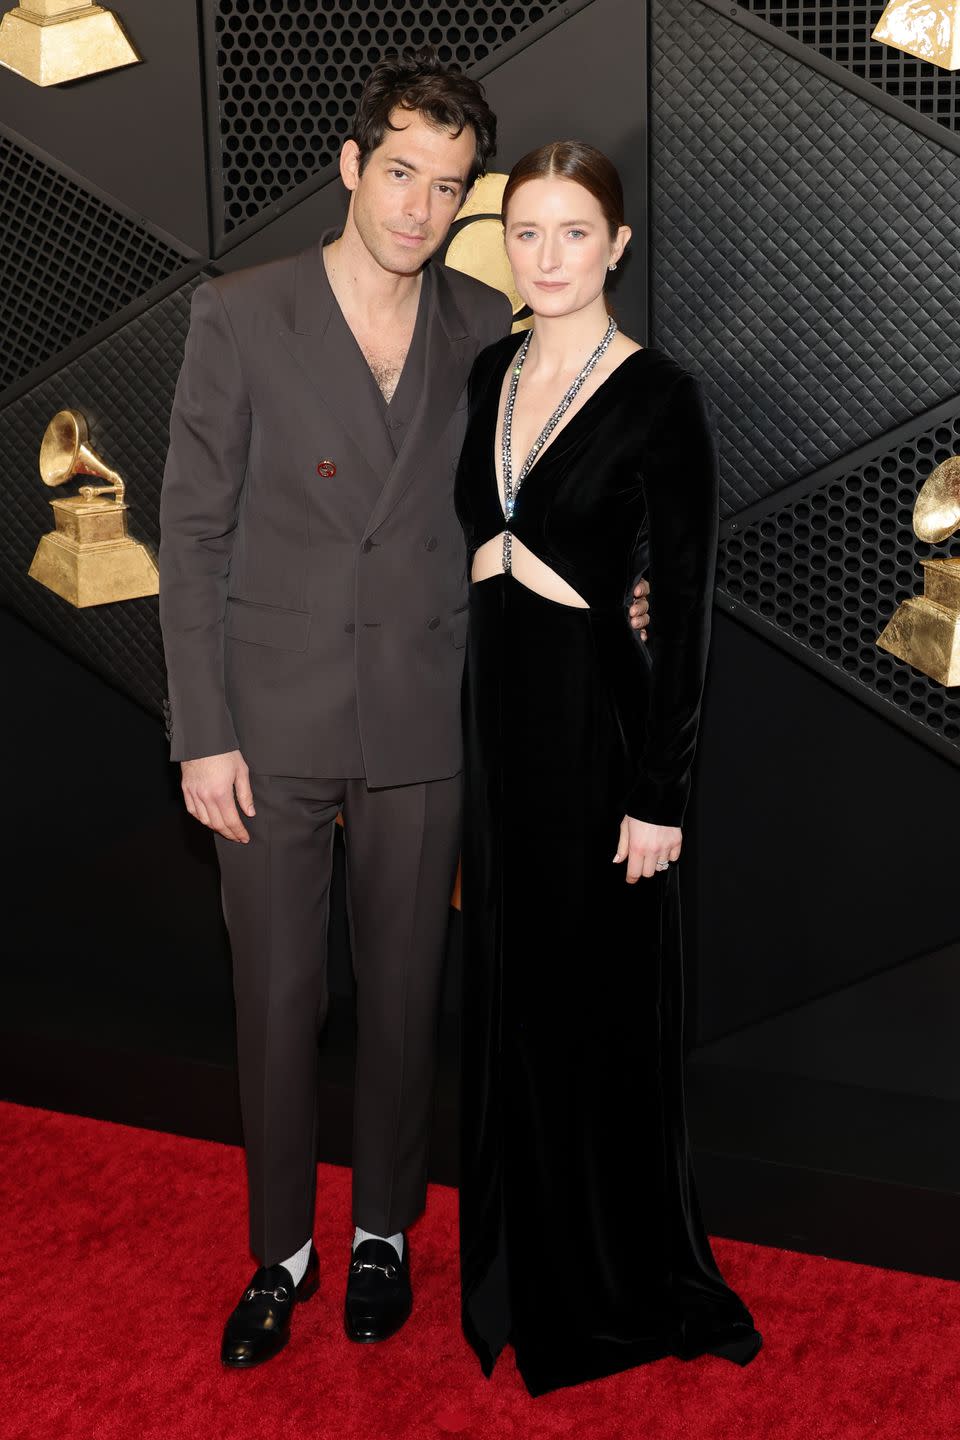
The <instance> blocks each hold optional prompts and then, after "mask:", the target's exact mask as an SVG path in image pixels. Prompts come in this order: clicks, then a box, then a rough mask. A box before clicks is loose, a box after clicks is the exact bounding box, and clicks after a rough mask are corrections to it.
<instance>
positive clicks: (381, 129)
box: [352, 45, 497, 189]
mask: <svg viewBox="0 0 960 1440" xmlns="http://www.w3.org/2000/svg"><path fill="white" fill-rule="evenodd" d="M398 106H399V107H400V108H401V109H403V110H414V111H416V112H417V113H418V114H420V115H422V116H423V118H424V119H425V120H427V121H429V123H430V124H431V125H436V127H437V128H438V129H439V130H448V131H450V132H451V133H452V134H453V136H454V137H456V136H457V135H460V134H462V133H463V130H464V129H465V128H466V126H467V125H472V126H473V133H474V135H475V136H476V142H477V144H476V153H475V155H474V160H473V164H472V165H471V166H470V174H469V176H468V177H467V188H468V189H469V187H470V186H471V185H472V184H473V182H474V180H475V179H476V178H477V176H478V175H483V174H485V172H486V169H487V165H488V164H489V162H490V160H491V159H492V157H493V155H494V154H495V152H496V148H497V117H496V116H495V115H494V113H493V111H492V110H491V109H490V106H489V105H488V104H487V102H486V100H485V98H484V93H483V86H482V85H480V84H479V83H478V82H477V81H476V80H471V79H470V78H469V77H468V76H466V75H464V73H463V71H462V70H460V69H459V68H458V67H457V66H455V65H447V64H445V63H444V61H442V60H441V59H440V56H439V55H438V54H437V52H436V50H435V49H434V48H433V46H432V45H424V46H423V47H422V48H421V49H419V50H403V51H401V52H400V54H398V55H388V56H386V57H385V58H384V59H383V60H381V61H380V62H379V63H378V64H377V65H375V66H374V68H373V70H372V71H371V72H370V75H369V77H368V79H367V83H366V84H365V85H364V87H363V93H362V95H361V96H360V104H359V107H358V109H357V118H356V120H355V121H354V126H353V137H352V138H353V139H354V140H355V141H356V142H357V145H358V146H359V147H360V169H361V172H362V171H363V168H364V166H365V165H366V163H367V160H368V159H369V157H370V154H371V152H372V151H374V150H376V148H377V146H378V145H379V144H380V143H381V142H382V140H383V137H384V135H385V133H386V132H387V130H388V129H389V130H396V129H397V126H395V125H391V124H390V114H391V111H393V110H394V109H396V108H397V107H398Z"/></svg>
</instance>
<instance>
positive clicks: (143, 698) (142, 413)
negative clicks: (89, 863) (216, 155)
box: [0, 281, 199, 715]
mask: <svg viewBox="0 0 960 1440" xmlns="http://www.w3.org/2000/svg"><path fill="white" fill-rule="evenodd" d="M198 283H199V281H192V282H191V283H190V284H188V285H185V286H183V288H182V289H180V290H176V291H175V292H174V293H173V294H172V295H170V296H168V297H167V298H166V299H165V300H162V301H161V302H160V303H158V304H157V305H154V306H153V307H152V308H151V309H149V310H147V311H146V312H145V313H144V314H143V315H141V316H139V317H138V318H137V319H135V320H132V321H131V322H130V323H129V324H128V325H125V326H123V328H122V329H120V330H118V331H117V332H116V333H115V334H113V335H111V336H110V337H109V338H108V339H106V340H103V341H102V342H101V343H100V344H99V345H97V346H95V347H94V348H93V349H92V350H89V351H87V353H86V354H84V355H82V356H81V357H80V358H79V359H77V360H75V361H73V362H72V363H71V364H69V365H67V366H65V367H64V368H63V369H62V370H60V371H58V373H57V374H56V375H53V376H51V377H50V378H49V379H47V380H44V381H42V382H41V383H40V384H39V385H37V386H35V387H34V388H33V389H32V390H30V391H29V392H28V393H27V394H26V395H23V396H21V397H20V398H19V399H17V400H15V401H13V403H12V404H10V405H8V406H7V407H6V408H5V409H4V410H2V411H0V445H2V453H3V457H4V466H3V477H2V486H3V507H4V514H5V515H6V517H7V522H6V524H5V525H4V526H3V527H2V529H0V603H3V604H6V605H8V606H9V607H10V608H11V609H12V610H14V611H16V613H17V614H18V615H21V616H22V617H23V618H24V619H25V620H27V621H29V623H30V624H31V625H33V626H34V627H35V628H36V629H37V630H39V631H41V632H42V633H43V634H44V635H48V636H49V637H50V638H51V639H53V640H55V641H56V643H57V644H58V645H60V646H62V648H63V649H65V650H67V651H69V652H70V653H71V654H73V655H75V656H76V657H77V658H78V659H80V660H82V661H83V662H84V663H85V664H87V665H89V667H90V668H91V669H92V670H94V671H96V672H97V673H98V674H100V675H102V676H104V677H105V678H106V679H108V680H109V681H110V682H111V683H112V684H114V685H116V686H117V688H118V689H120V690H123V691H125V692H126V694H128V695H130V696H132V698H133V699H134V700H137V701H138V702H139V703H140V704H141V705H143V706H145V707H146V708H147V709H148V710H151V711H153V712H154V713H156V714H157V715H159V714H160V713H161V705H162V700H163V696H164V692H165V671H164V664H163V648H162V644H161V639H160V625H159V620H158V617H157V599H156V596H151V597H148V598H145V599H139V600H124V601H122V602H119V603H117V604H112V605H96V606H91V607H89V608H87V609H83V610H78V609H75V608H74V606H72V605H71V604H69V603H68V602H67V601H66V600H62V599H61V598H60V597H59V596H58V595H54V594H53V592H52V591H50V590H47V589H46V587H45V586H43V585H41V584H39V582H38V581H36V580H31V579H30V578H29V576H28V574H27V571H28V570H29V568H30V562H31V561H32V559H33V555H34V551H35V550H36V548H37V545H38V543H39V541H40V537H41V536H42V535H43V534H45V533H46V531H48V530H52V529H53V512H52V511H51V509H50V505H49V501H50V500H51V499H56V498H57V497H58V496H63V495H66V494H71V495H72V494H75V493H76V491H77V488H78V485H79V484H80V483H82V482H80V481H73V482H68V483H67V484H66V485H63V486H61V487H59V488H58V489H57V490H50V489H48V488H47V487H46V486H45V485H44V484H43V482H42V481H41V479H40V475H39V472H38V469H37V459H38V456H39V453H40V442H41V440H42V438H43V433H44V430H45V429H46V427H47V424H48V422H49V421H50V420H51V419H52V417H53V416H54V414H55V413H56V412H57V411H58V410H63V409H71V410H79V411H80V412H81V413H82V414H83V415H84V416H85V417H86V420H87V423H88V425H89V428H90V443H91V445H92V446H93V448H94V449H95V450H96V451H97V452H98V454H99V455H100V457H101V459H103V460H104V461H105V463H106V464H107V465H109V466H110V467H111V469H113V470H116V471H117V472H118V473H119V474H120V475H122V476H123V478H124V480H125V481H126V483H127V496H126V498H127V503H128V504H129V506H130V509H129V511H128V516H127V519H128V524H129V529H130V533H131V534H132V535H133V537H134V538H135V539H137V540H142V541H144V542H145V543H146V544H148V545H149V546H150V548H151V549H152V550H153V552H154V555H156V550H157V546H158V544H159V538H160V537H159V513H160V484H161V480H162V478H163V465H164V459H165V457H166V453H167V444H168V441H169V433H168V426H169V420H170V408H171V405H172V403H173V392H174V387H175V385H176V381H177V375H178V374H179V371H180V364H181V361H182V359H183V347H184V342H185V340H186V335H187V328H188V325H189V320H190V297H191V295H192V293H193V290H194V289H195V288H196V285H197V284H198ZM93 483H97V482H96V481H94V482H93Z"/></svg>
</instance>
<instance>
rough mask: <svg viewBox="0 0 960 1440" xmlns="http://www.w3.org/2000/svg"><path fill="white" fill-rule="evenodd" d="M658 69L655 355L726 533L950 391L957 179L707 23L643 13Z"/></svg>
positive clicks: (945, 156) (874, 119) (862, 109)
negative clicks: (765, 502)
mask: <svg viewBox="0 0 960 1440" xmlns="http://www.w3.org/2000/svg"><path fill="white" fill-rule="evenodd" d="M652 53H653V63H652V115H651V136H652V145H651V150H652V195H651V207H652V220H651V245H652V275H653V280H652V298H653V314H654V321H653V323H654V331H655V339H656V343H657V344H660V345H663V346H664V348H666V349H667V350H669V351H671V352H673V353H674V354H676V356H677V358H678V359H680V360H682V361H683V362H684V363H686V364H688V365H689V366H690V368H692V369H694V370H695V371H697V372H699V373H700V374H702V375H703V377H704V378H705V380H706V381H707V386H708V390H709V392H710V394H711V398H712V399H713V400H714V402H715V405H716V410H717V417H718V426H719V429H720V434H721V442H722V443H721V467H722V482H723V510H724V514H725V515H730V514H732V513H735V512H736V511H738V510H741V509H743V508H744V507H745V506H747V505H750V504H753V503H754V502H756V501H757V500H759V499H761V498H763V497H765V496H767V495H769V494H771V493H774V492H776V491H777V490H780V489H782V488H784V487H785V486H786V485H789V484H791V483H792V482H794V481H796V480H797V479H798V478H800V477H801V476H803V475H809V474H811V473H813V472H816V471H818V470H820V469H822V468H823V467H824V466H826V465H828V464H830V463H831V462H833V461H835V460H837V459H838V458H839V457H841V456H842V455H844V454H848V453H849V452H850V451H852V450H854V449H856V448H857V447H858V446H859V445H862V444H864V443H866V442H867V441H869V440H870V439H871V437H874V436H877V435H882V434H884V433H886V432H887V431H889V430H892V429H894V428H895V427H896V426H897V425H900V424H903V423H905V422H906V421H908V420H910V419H911V418H913V417H915V416H918V415H920V414H923V413H924V412H925V411H927V410H929V409H932V408H933V407H934V406H935V405H936V404H937V403H939V402H942V401H945V400H946V399H948V398H949V397H950V396H952V395H954V394H956V393H957V391H958V390H960V349H958V347H957V345H956V336H957V334H958V333H960V266H958V265H957V264H956V244H955V235H956V215H957V214H958V213H960V163H958V161H957V159H956V157H955V156H953V155H952V154H951V153H950V151H948V150H946V149H944V148H943V147H941V146H939V145H937V144H936V143H935V142H934V141H932V140H929V139H927V138H926V137H925V136H923V135H921V134H919V133H918V132H917V131H915V130H914V129H912V128H911V127H909V126H907V125H904V124H902V123H899V122H898V121H897V120H896V119H894V118H892V117H891V116H890V115H888V114H886V113H884V112H882V111H881V110H879V109H878V108H876V107H875V106H873V105H871V104H870V102H869V101H868V100H865V99H861V98H860V97H859V96H858V95H855V94H852V93H851V92H850V91H849V90H847V89H845V88H844V87H843V86H842V85H839V84H837V83H835V82H834V81H832V80H830V79H828V78H826V77H825V76H823V75H822V74H820V73H818V72H817V71H815V70H813V69H810V68H809V67H807V66H805V65H804V64H803V63H801V62H800V61H798V60H796V59H794V58H793V57H792V56H790V55H787V54H785V53H784V52H782V51H781V50H779V49H778V48H777V47H775V46H773V45H770V44H768V43H766V41H764V40H763V39H761V38H759V37H758V36H757V35H755V34H754V33H753V32H751V31H749V30H747V29H745V28H744V27H743V26H742V25H741V24H739V23H738V22H737V21H736V20H735V19H731V18H729V17H728V16H725V15H721V14H718V13H717V11H715V10H714V9H712V8H711V7H709V6H707V5H700V4H694V5H691V4H690V3H689V0H656V3H655V5H654V9H653V14H652Z"/></svg>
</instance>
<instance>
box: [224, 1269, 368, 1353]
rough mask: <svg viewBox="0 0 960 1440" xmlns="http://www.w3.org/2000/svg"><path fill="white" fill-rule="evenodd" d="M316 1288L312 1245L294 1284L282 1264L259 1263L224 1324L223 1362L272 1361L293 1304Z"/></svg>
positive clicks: (286, 1337)
mask: <svg viewBox="0 0 960 1440" xmlns="http://www.w3.org/2000/svg"><path fill="white" fill-rule="evenodd" d="M394 1254H396V1251H394ZM319 1287H320V1261H319V1260H318V1259H317V1252H316V1250H315V1249H314V1248H313V1246H311V1247H310V1259H309V1260H308V1261H307V1269H306V1273H305V1274H304V1277H303V1279H302V1280H301V1281H300V1284H299V1285H297V1286H294V1283H293V1277H292V1276H291V1274H290V1271H289V1270H287V1269H286V1267H285V1266H283V1265H268V1266H262V1267H261V1268H260V1269H259V1270H258V1271H257V1273H256V1275H254V1277H253V1279H252V1280H251V1281H250V1284H249V1285H248V1286H247V1288H246V1290H244V1292H243V1296H242V1297H241V1300H240V1303H239V1305H238V1306H237V1308H236V1309H235V1310H234V1312H233V1314H232V1315H231V1316H230V1319H229V1320H228V1321H227V1323H226V1327H225V1329H224V1332H223V1344H222V1345H221V1347H220V1359H221V1360H222V1361H223V1363H224V1365H230V1366H232V1367H233V1368H234V1369H235V1370H249V1369H250V1368H251V1366H253V1365H262V1364H263V1362H264V1360H272V1359H273V1357H274V1355H278V1354H279V1353H280V1351H281V1350H282V1349H283V1347H284V1345H286V1343H287V1341H288V1340H289V1339H290V1316H291V1315H292V1314H293V1309H294V1306H295V1305H298V1304H302V1303H303V1301H304V1300H309V1299H310V1296H311V1295H315V1294H316V1293H317V1290H318V1289H319Z"/></svg>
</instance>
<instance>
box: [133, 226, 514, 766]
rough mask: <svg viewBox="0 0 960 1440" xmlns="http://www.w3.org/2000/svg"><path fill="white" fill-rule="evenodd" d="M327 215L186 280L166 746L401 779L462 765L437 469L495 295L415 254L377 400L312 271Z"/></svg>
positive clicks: (168, 487) (454, 538)
mask: <svg viewBox="0 0 960 1440" xmlns="http://www.w3.org/2000/svg"><path fill="white" fill-rule="evenodd" d="M336 234H337V232H336V231H330V232H328V233H327V234H325V235H324V236H322V237H321V239H320V241H319V243H317V244H315V245H312V246H311V247H310V248H309V249H307V250H304V251H303V252H302V253H301V254H299V255H296V256H292V257H289V258H287V259H283V260H278V261H274V262H272V263H270V264H267V265H261V266H257V267H255V268H253V269H250V270H244V271H239V272H237V273H234V274H231V275H225V276H222V277H220V278H218V279H216V280H212V281H208V282H207V283H205V284H203V285H201V286H199V287H198V288H197V290H196V292H195V294H194V297H193V306H192V313H191V324H190V331H189V334H188V336H187V343H186V352H185V356H184V361H183V368H182V370H181V372H180V378H179V381H178V383H177V390H176V395H175V398H174V404H173V411H172V414H171V420H170V449H169V452H168V456H167V464H166V469H165V471H164V478H163V490H162V495H161V503H160V524H161V544H160V620H161V626H162V629H163V641H164V650H165V654H166V661H167V673H168V679H169V702H168V729H169V733H170V738H171V758H172V759H174V760H184V759H191V758H194V757H197V756H202V755H214V754H220V753H222V752H224V751H228V750H233V749H237V748H239V749H240V750H241V751H242V752H243V755H244V758H245V759H246V761H247V763H248V764H249V765H250V767H251V768H252V769H253V770H259V771H261V772H264V773H268V774H283V775H316V776H325V777H331V778H332V777H350V776H358V775H365V776H366V778H367V781H368V783H369V784H370V785H372V786H379V785H402V784H409V783H413V782H416V781H423V780H430V779H440V778H442V777H444V776H448V775H453V774H455V773H456V772H457V771H458V770H459V769H460V766H461V740H460V717H459V687H460V675H461V669H462V661H463V646H464V644H465V637H466V621H467V617H466V608H465V605H466V552H465V548H464V543H463V537H462V534H461V531H460V527H459V525H458V523H457V520H456V517H455V514H454V509H453V479H454V472H455V470H456V464H457V459H458V456H459V451H460V446H461V443H462V440H463V434H464V429H465V424H466V382H467V377H468V375H469V372H470V368H471V365H472V363H473V360H474V357H475V356H476V355H477V353H478V352H479V351H480V350H481V349H483V348H484V347H485V346H487V345H489V344H491V343H492V342H493V341H494V340H496V339H498V338H500V337H501V336H502V335H503V334H505V333H506V331H507V330H508V329H509V325H510V307H509V303H508V301H507V300H506V298H505V297H504V296H503V295H501V294H500V293H499V292H498V291H495V290H492V289H490V288H489V287H487V286H486V285H483V284H481V283H480V282H479V281H476V280H473V279H471V278H470V277H468V276H466V275H462V274H460V273H459V272H457V271H454V270H448V269H446V268H445V267H444V266H442V265H440V264H439V263H435V262H431V263H430V264H428V265H427V266H426V267H425V270H424V273H423V285H422V288H421V298H420V308H419V312H418V316H417V323H416V329H415V333H414V339H413V343H412V345H411V350H410V354H409V355H408V361H407V365H406V368H405V370H404V372H403V375H402V377H401V379H400V382H399V384H398V388H397V392H396V395H395V396H394V397H393V400H392V401H391V404H390V405H389V406H387V405H386V403H385V402H384V399H383V396H382V395H381V393H380V391H379V389H378V388H377V385H376V382H375V381H374V379H373V376H372V375H371V373H370V370H369V367H368V366H367V364H366V361H365V360H364V358H363V355H362V352H361V351H360V349H359V347H358V345H357V343H356V341H355V339H354V337H353V335H352V333H351V332H350V330H349V327H348V326H347V324H346V321H345V320H344V317H343V314H342V312H341V310H340V307H339V306H338V305H337V303H336V300H335V299H334V296H333V292H332V290H331V289H330V285H329V282H328V280H327V276H326V271H325V268H324V264H323V256H322V246H323V245H324V244H326V243H328V242H329V241H330V240H332V239H334V238H335V236H336Z"/></svg>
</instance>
